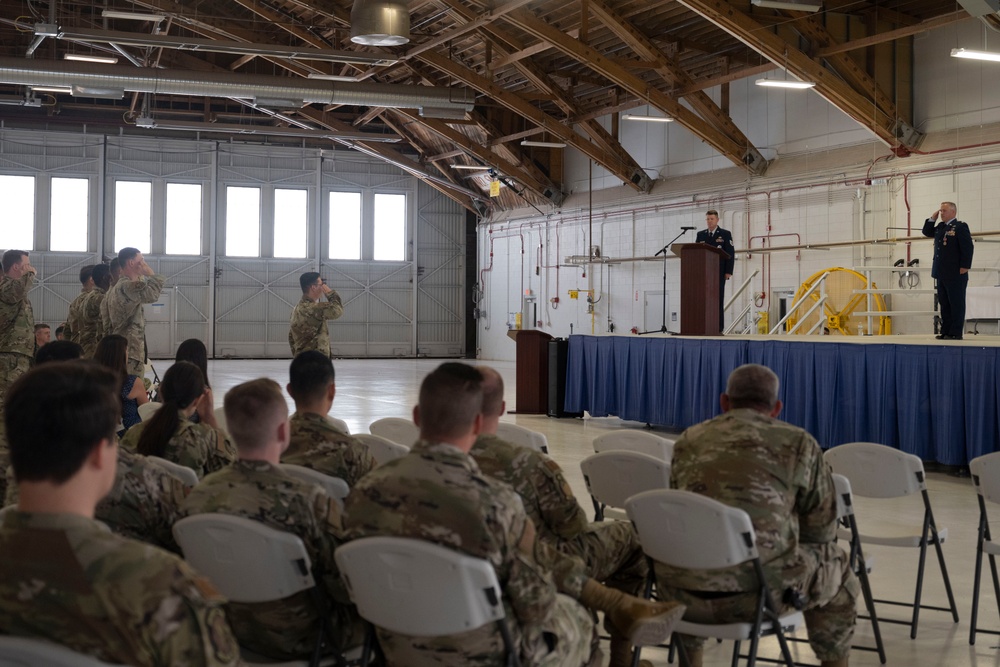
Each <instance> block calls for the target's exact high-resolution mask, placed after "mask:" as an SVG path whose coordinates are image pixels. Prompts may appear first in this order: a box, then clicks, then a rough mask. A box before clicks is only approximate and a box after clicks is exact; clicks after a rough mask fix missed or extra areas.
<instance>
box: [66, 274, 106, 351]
mask: <svg viewBox="0 0 1000 667" xmlns="http://www.w3.org/2000/svg"><path fill="white" fill-rule="evenodd" d="M92 279H93V281H94V289H92V290H91V291H90V292H89V293H88V294H87V296H86V298H85V299H84V300H83V305H82V308H81V311H82V316H81V318H80V328H79V331H76V332H75V333H76V336H77V340H76V342H77V343H79V344H80V347H82V348H83V356H84V358H86V359H90V358H91V357H93V356H94V352H95V351H96V350H97V344H98V343H99V342H100V340H101V339H102V338H104V336H105V335H107V334H106V333H105V331H104V326H103V324H102V323H101V304H102V303H104V298H105V296H106V295H107V292H108V288H109V287H111V269H109V268H108V267H107V265H106V264H98V265H97V266H95V267H94V272H93V274H92Z"/></svg>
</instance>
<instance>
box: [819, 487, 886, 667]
mask: <svg viewBox="0 0 1000 667" xmlns="http://www.w3.org/2000/svg"><path fill="white" fill-rule="evenodd" d="M832 477H833V486H834V490H835V493H836V494H837V520H838V521H840V523H841V525H842V526H844V528H845V529H846V530H847V531H848V532H849V534H850V538H849V539H850V551H849V554H848V555H849V557H850V563H851V568H852V569H853V570H854V572H855V574H857V576H858V581H859V582H860V583H861V594H862V596H863V597H864V599H865V608H867V609H868V619H869V620H870V621H871V624H872V634H873V635H874V636H875V646H874V647H871V646H852V647H851V648H855V649H859V650H861V651H875V652H877V653H878V657H879V661H880V662H881V663H882V664H883V665H884V664H885V644H883V643H882V631H881V630H880V629H879V626H878V614H876V613H875V598H874V596H872V585H871V581H870V579H869V578H868V573H869V572H871V567H872V560H871V559H867V558H865V554H864V552H863V551H862V550H861V539H860V534H859V533H858V523H857V520H856V519H855V517H854V499H853V497H852V495H851V482H850V480H848V479H847V478H846V477H844V476H843V475H838V474H836V473H834V474H833V475H832ZM862 618H863V617H862Z"/></svg>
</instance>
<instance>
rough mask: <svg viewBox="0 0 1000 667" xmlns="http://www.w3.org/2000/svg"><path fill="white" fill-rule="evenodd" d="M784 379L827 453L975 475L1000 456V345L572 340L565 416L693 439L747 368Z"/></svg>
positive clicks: (813, 339)
mask: <svg viewBox="0 0 1000 667" xmlns="http://www.w3.org/2000/svg"><path fill="white" fill-rule="evenodd" d="M745 363H759V364H764V365H765V366H768V367H769V368H771V369H773V370H774V371H775V372H776V373H777V374H778V377H779V378H781V400H782V402H783V403H784V405H785V407H784V410H783V411H782V414H781V418H782V419H784V420H786V421H788V422H790V423H792V424H796V425H798V426H801V427H803V428H805V429H806V430H808V431H809V432H810V433H812V434H813V435H814V436H815V437H816V439H817V440H818V441H819V443H820V445H822V446H823V447H824V448H826V447H831V446H833V445H838V444H841V443H845V442H879V443H883V444H887V445H891V446H893V447H896V448H898V449H901V450H903V451H905V452H909V453H912V454H916V455H917V456H919V457H920V458H922V459H923V460H925V461H935V462H938V463H942V464H945V465H966V464H968V462H969V461H970V460H971V459H973V458H975V457H977V456H980V455H982V454H986V453H989V452H993V451H996V450H997V449H1000V337H996V336H984V335H979V336H968V337H966V339H965V340H962V341H938V340H935V339H934V337H933V336H870V337H869V336H865V337H841V336H809V337H806V336H725V337H690V336H685V337H681V336H614V335H609V336H584V335H577V336H570V338H569V363H568V369H567V378H566V410H567V411H569V412H582V411H584V410H586V411H587V412H589V413H590V414H591V416H594V417H607V416H616V417H620V418H621V419H626V420H630V421H637V422H644V423H648V424H655V425H661V426H666V427H668V428H672V429H678V430H680V429H684V428H687V427H688V426H691V425H692V424H697V423H698V422H700V421H704V420H706V419H709V418H711V417H714V416H715V415H717V414H719V412H720V408H719V395H720V394H721V393H722V392H723V391H724V390H725V384H726V378H727V377H728V376H729V373H730V372H731V371H732V370H733V369H734V368H736V367H737V366H739V365H741V364H745Z"/></svg>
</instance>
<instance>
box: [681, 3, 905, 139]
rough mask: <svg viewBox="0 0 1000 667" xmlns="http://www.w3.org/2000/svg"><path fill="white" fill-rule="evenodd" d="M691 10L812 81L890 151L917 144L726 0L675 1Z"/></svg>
mask: <svg viewBox="0 0 1000 667" xmlns="http://www.w3.org/2000/svg"><path fill="white" fill-rule="evenodd" d="M677 2H679V3H680V4H682V5H684V6H685V7H687V8H688V9H690V10H691V11H693V12H695V13H697V14H699V15H701V16H703V17H704V18H705V19H707V20H708V21H710V22H711V23H714V24H715V25H717V26H718V27H720V28H722V29H723V30H725V31H726V32H728V33H729V34H730V35H732V36H733V37H735V38H736V39H738V40H740V41H741V42H743V43H744V44H746V45H747V46H749V47H750V48H752V49H755V50H756V51H758V52H760V53H761V54H762V55H763V56H764V57H766V58H767V59H768V60H770V61H771V62H773V63H775V64H776V65H779V66H785V67H787V69H788V71H789V72H791V73H792V74H794V75H795V76H797V77H798V78H800V79H802V80H804V81H813V82H815V83H816V87H815V88H814V89H813V90H815V91H816V92H817V93H819V94H820V95H821V96H822V97H823V98H824V99H826V100H827V101H829V102H830V103H831V104H833V105H834V106H836V107H837V108H839V109H840V110H842V111H843V112H844V113H846V114H847V115H848V116H850V117H851V118H853V119H854V120H855V121H856V122H858V123H859V124H861V125H862V126H863V127H865V128H867V129H868V130H870V131H871V132H872V133H873V134H874V135H875V136H876V137H878V138H879V139H880V140H881V141H883V142H885V143H886V144H887V145H889V146H890V147H892V148H893V149H901V150H904V151H906V150H909V149H910V148H912V147H914V146H915V145H916V144H917V143H919V140H920V135H915V134H912V133H908V132H907V131H906V128H907V125H906V123H901V122H900V121H899V119H897V118H889V117H887V116H886V115H885V114H883V113H881V112H878V111H877V110H876V104H875V101H874V100H873V99H868V98H866V97H865V96H864V95H862V94H860V93H859V92H858V91H856V90H855V89H854V88H853V87H852V86H851V85H850V84H848V83H847V82H846V81H844V80H843V79H841V78H840V77H839V76H838V75H837V74H836V73H834V72H833V71H831V70H828V69H826V68H825V67H823V65H822V64H821V63H819V62H817V61H815V60H813V59H812V58H810V57H809V56H807V55H806V54H805V53H803V52H802V51H800V50H799V49H797V48H795V47H794V46H793V45H791V44H789V43H788V42H787V41H785V40H784V39H782V38H781V37H779V36H778V35H776V34H774V33H773V32H771V31H769V30H766V29H765V28H764V27H763V26H761V25H760V24H759V23H757V22H756V21H754V20H753V19H752V18H751V17H749V16H747V15H746V14H744V13H743V12H741V11H739V10H738V9H736V8H735V7H734V6H733V5H731V4H729V3H728V2H726V0H677Z"/></svg>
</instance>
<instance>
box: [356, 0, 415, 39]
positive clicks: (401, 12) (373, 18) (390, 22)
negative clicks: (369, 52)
mask: <svg viewBox="0 0 1000 667" xmlns="http://www.w3.org/2000/svg"><path fill="white" fill-rule="evenodd" d="M351 41H352V42H354V43H355V44H367V45H368V46H400V45H402V44H406V43H407V42H409V41H410V8H409V6H408V5H407V3H406V2H405V1H404V0H354V6H353V7H351Z"/></svg>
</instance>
